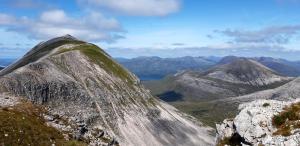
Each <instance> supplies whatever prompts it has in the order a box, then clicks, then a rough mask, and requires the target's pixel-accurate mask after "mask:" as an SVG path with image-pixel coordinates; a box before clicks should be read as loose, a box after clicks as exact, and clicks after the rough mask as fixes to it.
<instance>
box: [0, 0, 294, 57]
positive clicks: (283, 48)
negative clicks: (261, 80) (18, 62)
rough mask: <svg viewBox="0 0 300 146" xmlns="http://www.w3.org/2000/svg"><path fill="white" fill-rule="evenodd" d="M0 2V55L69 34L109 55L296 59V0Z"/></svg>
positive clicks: (12, 54)
mask: <svg viewBox="0 0 300 146" xmlns="http://www.w3.org/2000/svg"><path fill="white" fill-rule="evenodd" d="M0 1H1V3H0V58H19V57H21V56H22V55H24V54H25V53H26V52H27V51H29V50H30V49H31V48H33V47H34V46H35V45H36V44H38V43H39V42H41V41H46V40H48V39H51V38H53V37H58V36H62V35H66V34H70V35H72V36H74V37H77V38H79V39H82V40H84V41H87V42H92V43H95V44H97V45H98V46H100V47H101V48H103V49H104V50H106V51H107V52H108V53H109V54H111V56H113V57H124V58H132V57H138V56H159V57H181V56H227V55H235V56H246V57H253V56H256V57H260V56H268V57H275V58H285V59H288V60H300V15H299V14H300V0H63V1H62V0H0Z"/></svg>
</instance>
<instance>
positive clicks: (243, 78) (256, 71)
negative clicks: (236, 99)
mask: <svg viewBox="0 0 300 146" xmlns="http://www.w3.org/2000/svg"><path fill="white" fill-rule="evenodd" d="M204 75H205V76H207V77H210V78H214V79H219V80H223V81H228V82H231V83H240V84H249V85H253V86H265V85H269V84H272V83H275V82H281V81H285V80H289V78H287V77H283V76H281V75H280V74H278V73H276V72H275V71H273V70H272V69H270V68H268V67H266V66H264V65H262V64H260V63H258V62H256V61H254V60H251V59H246V58H239V59H235V60H234V61H230V62H229V63H227V64H223V65H219V66H216V67H214V68H212V69H210V70H208V71H206V72H205V73H204Z"/></svg>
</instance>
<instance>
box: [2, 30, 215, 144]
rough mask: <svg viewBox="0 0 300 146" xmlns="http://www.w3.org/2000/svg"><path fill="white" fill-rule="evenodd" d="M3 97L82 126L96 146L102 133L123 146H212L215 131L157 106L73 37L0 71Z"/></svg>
mask: <svg viewBox="0 0 300 146" xmlns="http://www.w3.org/2000/svg"><path fill="white" fill-rule="evenodd" d="M58 42H59V43H58ZM0 93H10V94H12V95H15V96H23V97H27V98H28V99H30V100H31V101H32V102H34V103H36V104H42V105H44V106H46V107H48V108H49V109H50V111H51V114H52V115H59V116H61V117H64V118H66V119H68V120H69V122H70V123H75V124H77V125H81V124H80V123H82V124H83V125H85V126H84V129H82V128H79V129H77V130H78V132H79V133H80V135H78V136H80V137H83V138H88V139H92V140H91V143H90V144H91V145H97V143H98V142H97V138H95V136H92V135H93V134H92V133H93V132H95V130H94V129H99V127H100V129H102V130H103V131H105V133H107V134H108V135H109V136H110V137H112V138H113V139H114V140H113V141H114V142H113V143H117V142H118V143H120V144H121V145H140V146H143V145H155V146H159V145H164V146H165V145H170V146H174V145H191V146H192V145H197V146H198V145H203V146H204V145H205V146H206V145H212V144H213V138H212V136H211V135H210V134H209V131H211V130H212V129H211V128H209V127H205V126H203V125H198V124H196V123H195V122H194V121H193V120H190V118H188V116H186V115H184V114H182V113H180V112H179V111H177V110H176V109H175V108H173V107H171V106H169V105H167V104H165V103H163V102H160V101H158V100H156V99H155V98H153V97H152V96H151V94H150V93H149V92H148V91H147V90H146V89H144V87H143V86H142V85H141V84H140V82H139V79H138V78H136V77H135V76H134V75H133V74H131V73H130V72H128V71H127V70H126V69H124V68H123V67H121V66H120V65H119V64H117V63H116V62H115V61H113V60H112V59H111V57H110V56H109V55H107V54H106V53H105V52H103V51H102V50H101V49H100V48H98V47H97V46H95V45H92V44H88V43H84V42H81V41H78V40H76V39H74V38H72V37H70V36H66V37H61V38H56V39H54V40H50V41H48V42H45V43H41V44H39V45H38V46H37V47H35V48H34V49H33V50H32V51H30V52H29V53H27V54H26V55H25V56H24V58H22V59H21V60H19V61H17V62H16V63H15V64H13V65H11V66H9V67H8V68H6V69H5V70H3V71H1V72H0ZM58 127H59V126H58ZM96 135H97V134H96ZM116 141H117V142H116Z"/></svg>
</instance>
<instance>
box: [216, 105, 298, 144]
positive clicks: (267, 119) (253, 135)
mask: <svg viewBox="0 0 300 146" xmlns="http://www.w3.org/2000/svg"><path fill="white" fill-rule="evenodd" d="M295 102H299V100H296V101H292V102H284V101H275V100H258V101H253V102H250V103H245V104H241V105H240V107H239V108H240V110H241V112H240V113H239V114H238V115H237V116H236V117H235V118H234V119H226V120H224V121H223V123H221V124H217V125H216V127H217V138H216V139H217V143H226V142H225V141H226V140H227V143H226V144H229V143H230V142H232V141H233V139H234V138H232V137H233V136H234V135H240V139H243V141H239V144H243V145H254V146H262V145H263V146H270V145H276V146H299V145H300V129H294V130H293V131H292V133H291V135H289V136H282V135H280V134H274V133H275V132H276V131H277V128H276V127H275V126H274V125H272V118H273V117H274V115H277V114H279V113H280V112H282V111H283V110H284V107H286V106H287V107H288V106H290V105H291V104H292V103H295Z"/></svg>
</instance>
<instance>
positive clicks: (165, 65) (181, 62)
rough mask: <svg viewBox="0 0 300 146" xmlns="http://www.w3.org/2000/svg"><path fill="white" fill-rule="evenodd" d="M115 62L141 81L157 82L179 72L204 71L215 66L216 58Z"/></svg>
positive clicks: (147, 58) (145, 58)
mask: <svg viewBox="0 0 300 146" xmlns="http://www.w3.org/2000/svg"><path fill="white" fill-rule="evenodd" d="M117 61H118V62H119V63H120V64H122V65H124V66H125V67H126V68H128V69H129V70H130V71H132V72H133V73H135V74H136V75H137V76H138V77H140V78H141V79H142V80H153V79H154V80H157V79H162V78H163V77H165V76H167V75H169V74H175V73H176V72H178V71H181V70H205V69H207V68H209V67H211V66H213V65H215V64H216V62H217V61H218V59H217V57H189V56H187V57H179V58H160V57H138V58H133V59H124V58H117Z"/></svg>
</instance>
